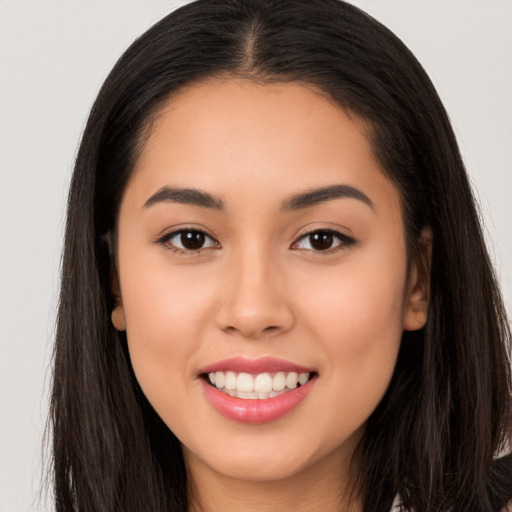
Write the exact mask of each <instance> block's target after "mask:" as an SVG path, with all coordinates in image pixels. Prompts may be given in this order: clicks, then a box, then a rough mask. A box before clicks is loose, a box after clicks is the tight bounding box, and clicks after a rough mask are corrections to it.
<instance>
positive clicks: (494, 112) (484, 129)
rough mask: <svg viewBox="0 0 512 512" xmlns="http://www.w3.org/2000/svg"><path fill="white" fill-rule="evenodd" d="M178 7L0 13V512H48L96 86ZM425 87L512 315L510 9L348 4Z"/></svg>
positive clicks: (84, 6) (493, 0)
mask: <svg viewBox="0 0 512 512" xmlns="http://www.w3.org/2000/svg"><path fill="white" fill-rule="evenodd" d="M182 3H185V2H169V1H167V2H166V1H163V0H138V1H133V0H122V1H120V0H60V1H58V0H33V1H30V0H0V512H23V511H28V510H35V511H43V510H51V506H50V505H47V504H45V501H44V497H43V499H42V500H39V498H38V493H39V490H40V486H41V481H40V480H41V479H40V477H41V471H42V470H41V460H42V448H41V445H42V435H43V431H44V426H45V421H46V416H47V406H48V386H49V384H48V382H49V373H50V371H49V368H48V367H49V359H50V355H51V350H52V342H53V336H54V323H55V311H56V307H57V297H58V283H59V277H58V271H59V261H60V251H61V245H62V233H63V224H64V217H65V202H66V193H67V187H68V183H69V178H70V173H71V169H72V165H73V160H74V156H75V151H76V147H77V144H78V141H79V137H80V134H81V132H82V129H83V126H84V123H85V120H86V116H87V113H88V110H89V108H90V106H91V104H92V102H93V100H94V97H95V95H96V93H97V91H98V89H99V87H100V84H101V82H102V80H103V79H104V78H105V77H106V74H107V73H108V71H109V70H110V68H111V67H112V65H113V64H114V62H115V60H116V59H117V57H118V56H119V55H120V54H121V52H122V51H123V50H124V49H125V48H126V47H127V46H128V45H129V44H130V42H131V41H132V40H133V39H134V38H135V37H136V36H137V35H139V34H140V33H141V32H142V31H144V30H145V29H146V28H148V27H149V26H150V25H151V24H153V23H154V22H155V21H157V20H158V19H159V18H161V17H162V16H163V15H165V14H166V13H167V12H169V11H170V10H172V8H173V6H176V5H179V4H182ZM353 3H355V4H356V5H358V6H360V7H362V8H363V9H365V10H367V11H368V12H369V13H371V14H372V15H374V16H375V17H376V18H377V19H379V20H380V21H382V22H384V24H386V25H387V26H388V27H389V28H391V29H392V30H393V31H395V32H396V33H397V35H399V36H400V37H401V38H402V39H403V40H404V41H405V42H406V44H408V45H409V47H410V48H411V49H412V51H413V52H414V53H415V54H416V56H417V57H418V59H419V60H420V62H422V64H423V65H424V67H425V68H426V70H427V72H428V73H429V74H430V76H431V78H432V80H433V81H434V84H435V85H436V87H437V89H438V92H439V94H440V96H441V98H442V100H443V101H444V103H445V106H446V108H447V110H448V112H449V114H450V117H451V119H452V121H453V124H454V126H455V131H456V133H457V135H458V138H459V143H460V146H461V150H462V153H463V156H464V159H465V161H466V164H467V167H468V171H469V173H470V176H471V180H472V182H473V184H474V186H475V189H476V195H477V197H478V199H479V201H480V204H481V209H482V217H483V219H484V222H485V225H486V231H487V235H488V239H489V241H490V250H491V253H492V255H493V258H494V260H495V262H496V265H497V270H498V274H499V276H500V278H501V282H502V285H503V289H504V293H505V298H506V302H507V305H508V310H509V312H510V311H511V309H512V308H511V303H512V229H511V228H510V224H511V220H512V205H511V202H512V201H511V197H510V196H511V192H512V92H511V91H512V2H511V1H510V0H479V1H474V0H473V1H472V0H387V1H383V0H354V1H353Z"/></svg>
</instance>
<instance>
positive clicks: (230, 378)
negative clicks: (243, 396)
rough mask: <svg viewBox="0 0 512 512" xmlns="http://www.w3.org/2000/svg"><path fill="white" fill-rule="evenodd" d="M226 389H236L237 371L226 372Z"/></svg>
mask: <svg viewBox="0 0 512 512" xmlns="http://www.w3.org/2000/svg"><path fill="white" fill-rule="evenodd" d="M224 387H225V388H226V389H236V373H235V372H226V380H225V381H224Z"/></svg>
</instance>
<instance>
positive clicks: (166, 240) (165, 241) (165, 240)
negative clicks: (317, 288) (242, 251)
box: [155, 228, 356, 256]
mask: <svg viewBox="0 0 512 512" xmlns="http://www.w3.org/2000/svg"><path fill="white" fill-rule="evenodd" d="M185 234H189V235H190V234H193V235H195V237H196V239H197V236H199V237H203V240H206V239H208V240H210V242H211V245H210V246H209V247H198V248H197V249H188V248H186V247H176V245H175V244H173V243H172V242H171V240H172V239H173V238H176V237H178V236H180V237H182V236H183V235H185ZM320 234H322V235H324V236H325V235H327V236H328V237H332V240H334V239H337V240H338V243H337V244H336V245H334V246H333V247H328V248H327V249H325V250H320V249H318V250H316V249H314V248H313V247H312V246H311V238H310V237H312V236H314V235H320ZM200 239H201V238H200ZM200 239H199V240H200ZM308 239H309V245H310V246H311V248H306V249H303V250H306V251H311V252H314V253H316V254H321V255H327V254H333V253H336V252H338V251H340V250H343V249H346V248H348V247H350V246H352V245H354V244H355V243H356V239H355V238H352V237H350V236H347V235H345V234H344V233H340V232H339V231H336V230H333V229H315V230H313V231H309V232H308V233H305V234H303V235H301V236H300V237H299V238H298V239H297V240H296V241H295V242H293V244H292V245H291V246H290V247H291V248H292V249H293V248H294V246H296V245H297V244H298V243H299V242H300V241H301V240H308ZM155 243H156V244H159V245H163V246H164V247H166V248H167V249H169V250H171V251H172V252H174V253H178V254H179V255H181V256H193V255H197V254H199V253H200V252H202V251H204V250H207V249H212V248H219V247H220V244H219V242H217V240H215V239H214V238H213V237H212V236H210V235H209V234H208V233H206V232H205V231H203V230H201V229H196V228H182V229H179V230H176V231H172V232H170V233H166V234H165V235H163V236H162V237H160V238H159V239H158V240H156V241H155ZM180 243H181V245H183V239H180ZM203 244H204V242H203Z"/></svg>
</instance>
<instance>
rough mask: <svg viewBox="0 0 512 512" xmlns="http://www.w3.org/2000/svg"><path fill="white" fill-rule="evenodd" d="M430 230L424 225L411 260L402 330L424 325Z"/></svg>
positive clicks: (430, 249) (428, 271) (430, 253)
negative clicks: (414, 255) (414, 254)
mask: <svg viewBox="0 0 512 512" xmlns="http://www.w3.org/2000/svg"><path fill="white" fill-rule="evenodd" d="M431 260H432V230H431V229H430V227H425V228H423V230H422V231H421V234H420V237H419V240H418V251H417V254H416V257H415V259H414V261H412V262H411V266H410V269H409V276H408V281H407V294H406V298H405V307H404V330H405V331H417V330H418V329H421V328H422V327H424V326H425V324H426V322H427V317H428V305H429V298H430V263H431Z"/></svg>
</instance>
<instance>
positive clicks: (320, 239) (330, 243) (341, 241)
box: [292, 229, 354, 252]
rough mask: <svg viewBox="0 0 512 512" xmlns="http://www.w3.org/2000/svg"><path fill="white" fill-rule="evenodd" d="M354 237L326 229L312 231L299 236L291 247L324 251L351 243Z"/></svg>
mask: <svg viewBox="0 0 512 512" xmlns="http://www.w3.org/2000/svg"><path fill="white" fill-rule="evenodd" d="M353 243H354V239H353V238H351V237H348V236H346V235H344V234H343V233H339V232H337V231H331V230H327V229H323V230H318V231H313V232H311V233H308V234H307V235H304V236H302V237H301V238H299V239H298V240H297V241H296V242H295V243H294V244H293V246H292V249H306V250H309V251H317V252H325V251H328V250H329V249H336V248H338V247H340V248H341V247H342V246H348V245H352V244H353Z"/></svg>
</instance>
